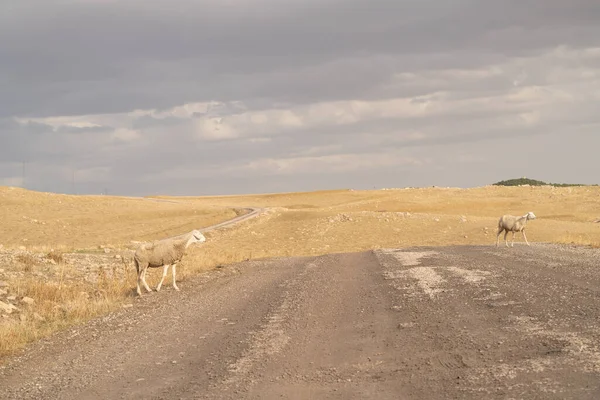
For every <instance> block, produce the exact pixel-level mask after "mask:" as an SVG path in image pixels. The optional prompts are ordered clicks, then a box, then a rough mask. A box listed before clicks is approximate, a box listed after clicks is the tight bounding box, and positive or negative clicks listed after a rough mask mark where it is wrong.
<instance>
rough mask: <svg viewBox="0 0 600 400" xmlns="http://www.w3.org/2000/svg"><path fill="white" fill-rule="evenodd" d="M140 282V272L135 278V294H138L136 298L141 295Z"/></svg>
mask: <svg viewBox="0 0 600 400" xmlns="http://www.w3.org/2000/svg"><path fill="white" fill-rule="evenodd" d="M141 282H142V271H140V272H138V277H137V289H136V292H137V294H138V296H141V295H142V289H141V288H140V283H141Z"/></svg>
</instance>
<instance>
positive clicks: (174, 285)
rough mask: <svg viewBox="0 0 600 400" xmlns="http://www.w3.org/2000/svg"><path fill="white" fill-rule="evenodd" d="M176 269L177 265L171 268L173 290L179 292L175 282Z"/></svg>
mask: <svg viewBox="0 0 600 400" xmlns="http://www.w3.org/2000/svg"><path fill="white" fill-rule="evenodd" d="M176 267H177V264H173V268H171V272H172V273H173V289H175V290H179V288H178V287H177V282H176V280H175V276H176V275H177V271H176Z"/></svg>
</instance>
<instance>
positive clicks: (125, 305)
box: [123, 303, 133, 308]
mask: <svg viewBox="0 0 600 400" xmlns="http://www.w3.org/2000/svg"><path fill="white" fill-rule="evenodd" d="M131 307H133V304H131V303H129V304H123V308H131Z"/></svg>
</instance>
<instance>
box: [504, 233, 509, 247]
mask: <svg viewBox="0 0 600 400" xmlns="http://www.w3.org/2000/svg"><path fill="white" fill-rule="evenodd" d="M507 237H508V230H506V231H505V232H504V244H505V245H506V247H508V240H506V238H507Z"/></svg>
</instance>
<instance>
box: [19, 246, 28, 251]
mask: <svg viewBox="0 0 600 400" xmlns="http://www.w3.org/2000/svg"><path fill="white" fill-rule="evenodd" d="M19 250H27V247H25V246H19Z"/></svg>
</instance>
